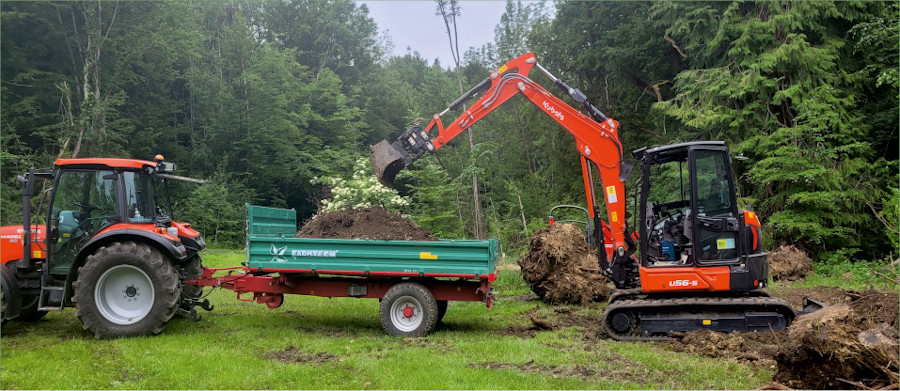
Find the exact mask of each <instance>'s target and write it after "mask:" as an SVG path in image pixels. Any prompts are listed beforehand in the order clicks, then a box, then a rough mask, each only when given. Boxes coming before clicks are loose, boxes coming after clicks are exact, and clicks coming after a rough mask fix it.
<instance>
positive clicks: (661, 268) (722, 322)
mask: <svg viewBox="0 0 900 391" xmlns="http://www.w3.org/2000/svg"><path fill="white" fill-rule="evenodd" d="M533 68H537V69H538V70H539V71H541V72H542V73H543V74H545V75H546V76H547V77H549V78H550V80H552V81H553V83H554V84H555V85H556V86H557V87H559V89H560V90H561V91H562V92H563V93H565V94H567V95H569V96H570V97H571V98H572V99H573V100H574V101H575V102H576V103H578V104H579V105H580V106H581V108H582V110H583V112H582V111H579V110H577V109H575V108H573V107H571V106H570V105H568V104H567V103H565V102H564V101H562V100H561V99H559V98H557V97H556V96H554V95H553V94H551V93H550V92H549V91H547V90H546V89H544V88H543V87H541V86H540V85H538V84H537V83H535V82H534V81H532V80H531V79H529V78H528V74H529V72H530V71H531V70H532V69H533ZM479 95H480V97H479V98H478V100H477V101H476V102H474V103H473V104H472V105H471V106H469V108H468V109H467V110H465V112H463V113H462V114H461V115H459V117H457V118H456V120H454V121H453V122H452V123H450V124H448V125H446V126H445V125H444V124H443V123H442V121H441V117H442V116H443V115H444V114H446V113H447V112H449V111H451V110H457V109H458V108H459V107H461V106H462V105H463V103H465V102H466V101H467V100H469V99H472V98H475V97H478V96H479ZM516 95H522V96H523V97H524V98H525V99H527V100H528V101H529V102H531V103H533V104H534V105H535V106H537V107H538V109H539V110H540V111H542V112H543V113H544V114H546V115H547V116H549V117H550V118H552V119H553V120H554V121H556V122H557V123H558V124H560V125H561V126H562V127H563V128H564V129H566V130H567V131H568V132H569V133H571V134H572V136H574V137H575V145H576V149H577V151H578V155H579V157H580V159H581V168H582V175H583V182H584V189H585V200H586V201H587V205H588V208H587V212H588V214H589V220H588V224H587V226H588V233H589V237H590V240H589V243H591V244H592V245H593V246H595V247H596V248H597V255H598V262H599V266H600V269H601V271H602V272H603V273H604V275H606V276H607V277H609V278H610V279H611V280H612V281H613V283H614V284H615V285H616V287H617V288H618V291H617V292H616V293H615V294H614V295H613V296H612V297H611V298H610V300H609V301H610V303H609V305H608V306H607V308H606V311H605V314H604V318H603V324H602V327H603V328H604V329H605V330H606V332H607V333H608V334H609V335H610V336H612V337H613V338H616V339H620V340H634V339H640V340H654V339H661V338H666V336H667V334H668V333H669V332H673V331H689V330H695V329H711V330H717V331H735V330H770V329H771V330H780V329H784V328H785V327H787V325H788V324H790V323H791V321H792V320H793V319H794V318H795V316H796V315H797V313H796V312H795V311H794V309H792V308H791V307H790V306H789V305H788V303H787V302H785V301H783V300H781V299H777V298H773V297H770V296H769V294H768V293H767V292H766V290H765V289H764V288H765V287H766V285H767V284H768V276H769V267H768V255H767V254H766V252H765V251H764V250H763V247H762V243H761V241H760V223H759V219H758V218H757V216H756V214H755V213H754V212H753V211H751V210H749V207H748V208H747V210H741V209H740V208H739V207H738V202H737V197H736V195H735V185H734V184H735V177H734V174H733V172H732V169H731V163H730V159H729V156H728V148H727V147H726V146H725V143H724V142H721V141H696V142H688V143H681V144H675V145H668V146H661V147H656V148H641V149H638V150H636V151H634V152H633V153H632V155H633V156H634V158H635V159H636V160H637V161H638V162H639V163H640V164H641V169H640V172H641V176H640V179H639V181H638V182H637V184H636V186H635V189H634V191H633V192H632V194H631V196H633V197H634V198H633V199H634V202H633V204H632V205H633V206H632V207H633V208H636V209H637V210H632V211H631V212H632V213H631V215H632V216H638V219H637V220H636V224H635V226H629V225H628V224H627V221H628V220H627V219H626V198H628V197H629V194H628V193H627V192H626V188H625V183H626V181H627V178H628V177H629V176H630V174H631V171H632V169H633V168H634V164H633V163H629V162H627V161H626V160H625V155H624V153H623V148H622V144H621V142H620V140H619V123H618V122H617V121H615V120H614V119H612V118H608V117H607V116H606V115H604V114H603V113H602V112H601V111H600V110H599V109H597V108H596V107H595V106H594V105H592V104H591V103H590V102H588V100H587V97H586V96H585V95H584V93H582V92H581V91H579V90H577V89H575V88H572V87H570V86H569V85H567V84H566V83H565V82H563V81H562V80H560V79H558V78H556V77H555V76H553V75H552V74H551V73H550V72H548V71H547V70H546V69H544V68H543V67H542V66H540V64H538V62H537V59H536V58H535V56H534V54H532V53H526V54H524V55H522V56H520V57H518V58H515V59H512V60H510V61H509V62H507V63H506V64H504V65H503V66H501V67H500V68H499V69H497V70H496V71H494V72H493V73H491V75H490V76H489V77H488V78H486V79H484V80H483V81H482V82H481V83H479V84H478V85H477V86H476V87H474V88H472V89H471V90H470V91H468V92H467V93H465V94H464V95H463V96H461V97H460V98H459V99H457V100H456V101H454V102H453V103H452V104H450V106H449V107H448V108H447V109H446V110H444V111H443V112H441V113H440V114H435V115H434V116H433V118H432V120H431V122H430V123H429V124H428V125H427V126H426V127H425V128H423V127H421V126H418V125H416V126H413V127H411V128H410V129H407V130H406V131H405V132H403V133H402V134H401V135H400V137H398V138H397V140H396V141H394V142H392V143H388V142H387V141H384V140H383V141H381V142H379V143H378V144H376V145H374V146H372V148H371V159H372V165H373V167H374V169H375V174H376V176H377V177H378V178H379V180H380V181H381V182H382V183H383V184H385V185H387V186H391V185H392V183H393V182H394V179H395V177H396V175H397V173H398V172H399V171H400V170H402V169H403V168H404V167H407V166H409V165H410V164H412V163H413V161H415V160H416V159H417V158H419V157H421V156H422V155H424V154H425V153H428V152H434V151H437V150H438V149H440V148H441V147H443V146H445V145H447V143H448V142H450V140H452V139H453V138H454V137H456V136H458V135H459V134H461V133H462V132H463V131H464V130H466V129H467V128H469V127H470V126H472V125H473V124H475V123H476V122H478V121H479V120H481V119H482V118H484V117H485V116H486V115H488V114H489V113H490V112H491V111H493V110H494V109H496V108H498V107H499V106H500V105H502V104H503V103H504V102H506V101H508V100H509V99H511V98H512V97H513V96H516ZM595 170H596V172H597V173H599V177H600V182H601V183H602V188H601V189H600V191H599V192H597V191H595V188H594V183H595V180H594V175H595V174H594V173H595ZM598 198H601V199H602V200H603V201H605V203H606V215H607V220H606V222H603V221H602V220H601V219H600V214H601V209H600V204H598V202H597V199H598ZM638 241H639V242H640V243H638ZM805 307H806V308H805V310H806V311H812V310H815V309H816V308H821V307H820V305H819V304H817V303H815V302H814V301H812V300H810V301H809V303H808V305H806V306H805Z"/></svg>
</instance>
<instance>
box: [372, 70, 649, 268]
mask: <svg viewBox="0 0 900 391" xmlns="http://www.w3.org/2000/svg"><path fill="white" fill-rule="evenodd" d="M533 68H537V69H538V70H539V71H541V72H543V73H544V74H545V75H547V77H549V78H550V79H551V80H552V81H553V82H554V84H555V85H556V86H557V87H558V88H559V89H560V90H561V91H562V92H564V93H566V94H567V95H569V96H570V97H571V98H572V99H573V100H575V101H576V102H577V103H579V104H580V105H581V106H582V109H583V110H584V111H585V112H587V113H588V115H585V114H584V113H582V112H581V111H579V110H577V109H575V108H574V107H572V106H570V105H569V104H567V103H566V102H564V101H563V100H561V99H559V98H558V97H556V96H554V95H553V94H551V93H550V92H549V91H547V90H546V89H544V88H543V87H541V86H540V85H539V84H537V83H535V82H534V81H532V80H531V79H529V78H528V74H529V73H530V71H531V70H532V69H533ZM479 94H480V97H479V98H478V100H477V101H475V102H474V103H473V104H472V105H471V106H469V107H468V108H467V109H466V110H464V112H463V113H462V114H460V115H459V117H457V118H456V119H455V120H454V121H453V122H451V123H450V124H448V125H447V126H444V124H443V122H442V121H441V116H443V115H444V114H446V113H447V112H449V111H451V110H456V109H458V108H460V107H461V106H462V105H463V104H464V103H465V102H466V101H467V100H469V99H472V98H475V97H476V96H478V95H479ZM520 94H521V95H522V96H523V97H525V98H526V99H527V100H528V101H529V102H531V103H533V104H534V105H535V106H537V107H538V108H539V109H540V110H541V111H542V112H543V113H544V114H546V115H547V116H549V117H550V118H552V119H553V120H554V121H556V122H557V123H559V124H560V125H562V127H563V128H564V129H566V130H567V131H569V133H571V134H572V136H574V137H575V140H576V148H577V150H578V153H579V155H580V157H581V166H582V174H583V180H584V187H585V197H586V200H587V205H589V206H590V207H589V208H588V211H589V213H590V217H591V218H592V219H595V223H596V224H595V226H600V224H599V222H600V221H599V216H597V214H598V213H599V207H598V206H597V202H596V196H595V192H594V185H593V183H594V180H593V175H594V168H596V169H597V171H598V172H599V175H600V180H601V182H602V184H603V192H602V194H603V195H604V196H605V197H606V205H607V211H608V216H607V217H608V222H609V226H610V233H611V236H612V237H611V238H602V237H600V238H597V239H598V241H597V242H596V243H604V242H606V239H610V240H609V241H610V242H612V244H613V247H612V249H616V251H612V249H610V254H607V251H600V258H601V266H602V267H603V269H605V270H607V271H608V272H609V266H610V265H612V264H616V263H617V262H618V263H619V264H620V265H625V264H632V263H634V262H633V261H632V260H631V259H630V256H631V254H632V253H633V252H634V248H635V245H634V243H633V241H632V240H631V238H630V235H626V234H625V184H624V179H625V178H626V177H627V175H628V173H629V172H630V171H631V165H630V164H627V163H625V162H624V161H623V153H622V145H621V143H620V141H619V136H618V133H617V132H618V126H619V123H618V122H617V121H615V120H613V119H611V118H607V117H606V116H605V115H604V114H603V113H602V112H600V110H598V109H597V108H596V107H594V106H593V105H591V104H590V103H589V102H588V101H587V98H586V97H585V95H584V94H583V93H582V92H581V91H579V90H577V89H575V88H572V87H570V86H568V85H567V84H566V83H564V82H563V81H562V80H560V79H558V78H556V77H555V76H553V75H552V74H550V72H548V71H547V70H546V69H544V68H543V67H541V66H540V65H539V64H538V63H537V59H536V58H535V56H534V54H532V53H530V52H529V53H526V54H524V55H522V56H519V57H517V58H514V59H512V60H510V61H509V62H507V63H506V64H504V65H503V66H501V67H500V68H498V69H497V70H496V71H494V72H492V73H491V75H490V77H488V78H486V79H485V80H483V81H482V82H480V83H479V84H478V85H476V86H475V87H474V88H472V89H471V90H469V91H468V92H466V93H465V94H463V95H462V96H461V97H460V98H459V99H457V100H456V101H454V102H453V103H452V104H450V106H449V107H448V108H447V109H446V110H444V111H443V112H442V113H439V114H435V115H434V116H433V117H432V119H431V122H430V123H429V124H428V125H427V126H426V127H424V128H423V127H421V126H418V125H415V126H413V127H411V128H409V129H407V130H406V131H405V132H403V134H401V135H400V137H398V138H397V140H396V141H394V142H393V143H388V142H387V141H381V142H379V143H378V144H376V145H374V146H372V147H371V149H370V150H371V155H370V157H371V160H372V166H373V168H374V169H375V175H376V177H377V178H378V179H379V181H381V183H383V184H385V185H387V186H391V185H392V184H393V182H394V179H395V177H396V176H397V173H399V172H400V171H401V170H402V169H403V168H405V167H407V166H409V165H410V164H412V162H413V161H415V160H416V159H417V158H419V157H421V156H422V155H423V154H425V153H426V152H433V151H436V150H438V149H440V148H442V147H443V146H444V145H447V143H448V142H450V140H452V139H453V138H455V137H456V136H458V135H459V134H461V133H462V132H463V131H465V130H466V129H468V128H469V127H471V126H472V125H474V124H475V123H476V122H478V121H479V120H481V119H482V118H484V117H485V116H486V115H488V114H489V113H491V112H492V111H493V110H494V109H496V108H497V107H499V106H501V105H502V104H503V103H505V102H506V101H508V100H509V99H511V98H512V97H513V96H516V95H520ZM598 235H603V233H602V230H598ZM608 256H611V257H612V258H614V260H613V261H612V262H610V261H609V259H608ZM614 280H621V279H616V278H614Z"/></svg>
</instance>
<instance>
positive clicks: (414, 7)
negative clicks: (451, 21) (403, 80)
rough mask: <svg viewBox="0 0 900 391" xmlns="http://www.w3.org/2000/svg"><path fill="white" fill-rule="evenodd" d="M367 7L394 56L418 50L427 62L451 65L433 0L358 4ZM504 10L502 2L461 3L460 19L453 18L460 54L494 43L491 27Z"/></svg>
mask: <svg viewBox="0 0 900 391" xmlns="http://www.w3.org/2000/svg"><path fill="white" fill-rule="evenodd" d="M357 3H359V4H365V5H366V6H367V7H368V8H369V16H371V17H372V19H374V20H375V23H377V24H378V30H379V34H380V33H384V32H385V31H387V32H388V34H389V35H390V37H391V41H392V42H393V43H394V54H395V55H404V54H406V53H407V47H408V48H409V49H410V52H413V51H418V52H419V54H421V55H422V57H424V58H427V59H428V60H429V63H431V61H433V60H434V59H435V58H438V59H440V61H441V66H443V67H448V66H450V65H451V64H453V57H452V55H451V54H450V43H449V41H448V40H447V29H446V27H445V26H444V20H443V19H441V17H440V16H435V11H436V10H437V3H436V2H434V1H433V0H430V1H424V0H411V1H409V0H408V1H396V0H392V1H385V0H367V1H358V2H357ZM505 10H506V2H505V1H484V0H479V1H474V0H470V1H460V16H459V17H458V18H457V19H456V23H457V31H458V33H459V53H460V55H463V54H465V52H466V49H468V48H469V47H472V46H474V47H480V46H481V45H484V44H486V43H488V42H493V41H494V27H495V26H496V25H497V23H499V22H500V16H502V15H503V11H505Z"/></svg>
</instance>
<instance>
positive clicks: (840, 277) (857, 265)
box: [795, 261, 898, 291]
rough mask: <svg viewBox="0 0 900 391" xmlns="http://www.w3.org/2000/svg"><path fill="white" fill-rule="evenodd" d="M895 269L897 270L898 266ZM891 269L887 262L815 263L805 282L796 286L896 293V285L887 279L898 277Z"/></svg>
mask: <svg viewBox="0 0 900 391" xmlns="http://www.w3.org/2000/svg"><path fill="white" fill-rule="evenodd" d="M894 267H895V268H896V265H895V266H894ZM889 268H890V266H889V262H887V261H883V262H882V261H854V262H851V261H838V262H834V261H829V262H815V263H813V270H812V272H811V273H810V274H809V275H808V276H806V278H805V279H804V281H801V282H798V283H796V284H795V285H797V286H805V287H814V286H822V285H828V286H837V287H841V288H843V289H850V290H866V289H870V288H879V289H886V290H895V291H896V290H897V288H898V287H897V285H896V283H895V282H893V281H891V280H889V279H887V278H885V277H886V276H891V278H896V276H897V275H896V274H895V273H892V272H891V271H890V270H889Z"/></svg>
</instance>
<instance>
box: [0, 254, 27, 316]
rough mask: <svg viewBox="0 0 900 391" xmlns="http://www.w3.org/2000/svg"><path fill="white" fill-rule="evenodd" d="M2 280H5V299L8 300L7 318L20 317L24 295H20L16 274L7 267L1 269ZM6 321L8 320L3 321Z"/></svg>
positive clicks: (0, 276)
mask: <svg viewBox="0 0 900 391" xmlns="http://www.w3.org/2000/svg"><path fill="white" fill-rule="evenodd" d="M0 278H3V297H4V298H5V299H6V314H5V315H6V318H7V319H13V318H15V317H17V316H19V312H21V310H22V295H20V294H19V282H18V281H16V276H15V273H13V271H12V270H10V269H9V267H7V266H6V265H3V266H2V269H0ZM2 320H6V319H2Z"/></svg>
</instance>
